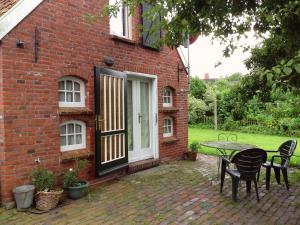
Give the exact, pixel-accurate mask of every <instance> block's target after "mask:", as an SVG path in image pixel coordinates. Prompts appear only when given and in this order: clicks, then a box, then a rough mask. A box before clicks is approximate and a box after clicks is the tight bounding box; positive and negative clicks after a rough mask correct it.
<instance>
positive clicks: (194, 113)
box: [189, 95, 208, 124]
mask: <svg viewBox="0 0 300 225" xmlns="http://www.w3.org/2000/svg"><path fill="white" fill-rule="evenodd" d="M207 110H208V107H207V105H206V104H205V102H204V101H203V100H201V99H197V98H195V97H194V96H192V95H189V123H191V124H195V123H199V122H200V121H201V118H203V116H204V115H205V113H206V111H207Z"/></svg>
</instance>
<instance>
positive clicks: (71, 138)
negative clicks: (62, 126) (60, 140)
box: [68, 135, 74, 145]
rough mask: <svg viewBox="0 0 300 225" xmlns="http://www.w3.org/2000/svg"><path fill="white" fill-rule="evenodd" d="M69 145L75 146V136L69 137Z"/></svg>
mask: <svg viewBox="0 0 300 225" xmlns="http://www.w3.org/2000/svg"><path fill="white" fill-rule="evenodd" d="M68 145H74V135H69V136H68Z"/></svg>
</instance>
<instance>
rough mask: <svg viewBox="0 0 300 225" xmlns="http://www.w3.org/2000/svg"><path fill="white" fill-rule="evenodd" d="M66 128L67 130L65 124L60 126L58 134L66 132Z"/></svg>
mask: <svg viewBox="0 0 300 225" xmlns="http://www.w3.org/2000/svg"><path fill="white" fill-rule="evenodd" d="M66 130H67V126H66V125H63V126H61V127H60V135H62V134H66Z"/></svg>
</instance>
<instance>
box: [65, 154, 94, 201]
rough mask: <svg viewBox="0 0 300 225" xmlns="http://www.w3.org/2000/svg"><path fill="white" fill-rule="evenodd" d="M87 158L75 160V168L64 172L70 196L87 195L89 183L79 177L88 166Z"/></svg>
mask: <svg viewBox="0 0 300 225" xmlns="http://www.w3.org/2000/svg"><path fill="white" fill-rule="evenodd" d="M87 164H88V161H87V160H78V159H76V160H75V164H74V168H70V169H69V171H67V172H66V173H65V174H64V188H65V189H66V190H67V191H68V197H69V198H71V199H79V198H82V197H83V196H85V195H86V193H87V190H88V187H89V183H88V182H87V181H83V180H80V179H79V174H80V172H81V171H82V170H83V169H85V168H86V166H87Z"/></svg>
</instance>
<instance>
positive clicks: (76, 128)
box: [75, 124, 81, 133]
mask: <svg viewBox="0 0 300 225" xmlns="http://www.w3.org/2000/svg"><path fill="white" fill-rule="evenodd" d="M75 131H76V133H81V126H80V125H78V124H76V127H75Z"/></svg>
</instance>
